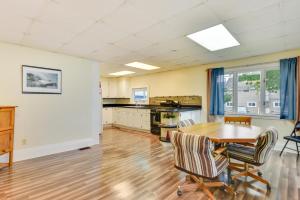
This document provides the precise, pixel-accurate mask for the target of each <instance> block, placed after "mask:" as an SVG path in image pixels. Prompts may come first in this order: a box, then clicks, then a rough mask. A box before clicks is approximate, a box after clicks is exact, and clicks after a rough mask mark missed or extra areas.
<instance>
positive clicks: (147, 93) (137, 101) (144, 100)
mask: <svg viewBox="0 0 300 200" xmlns="http://www.w3.org/2000/svg"><path fill="white" fill-rule="evenodd" d="M138 90H143V91H144V94H145V92H146V96H145V95H144V96H145V99H141V100H136V98H135V91H138ZM132 99H133V102H135V103H147V102H148V100H149V92H148V87H137V88H132Z"/></svg>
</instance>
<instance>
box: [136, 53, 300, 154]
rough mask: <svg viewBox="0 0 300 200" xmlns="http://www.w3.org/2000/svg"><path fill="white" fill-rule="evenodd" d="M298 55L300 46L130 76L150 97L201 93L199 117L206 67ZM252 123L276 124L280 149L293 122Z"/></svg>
mask: <svg viewBox="0 0 300 200" xmlns="http://www.w3.org/2000/svg"><path fill="white" fill-rule="evenodd" d="M298 55H300V49H297V50H292V51H286V52H280V53H274V54H269V55H263V56H256V57H250V58H245V59H239V60H234V61H226V62H220V63H213V64H207V65H202V66H198V67H192V68H186V69H180V70H174V71H167V72H159V73H154V74H149V75H143V76H136V77H132V78H131V86H132V87H141V86H145V85H147V86H148V87H149V94H150V96H151V97H153V96H168V95H170V96H176V95H200V96H202V102H203V112H202V119H204V120H205V119H206V113H207V105H206V101H207V97H206V79H207V77H206V69H208V68H212V67H220V66H223V67H225V68H226V67H236V66H246V65H251V64H257V63H265V62H273V61H279V59H281V58H288V57H294V56H298ZM253 123H254V125H258V126H262V127H268V126H275V127H276V128H277V129H278V130H279V132H280V141H279V143H278V145H277V148H281V146H282V143H283V139H282V136H283V135H287V134H289V133H290V131H291V129H292V128H293V125H292V123H290V122H288V121H284V120H272V119H254V121H253Z"/></svg>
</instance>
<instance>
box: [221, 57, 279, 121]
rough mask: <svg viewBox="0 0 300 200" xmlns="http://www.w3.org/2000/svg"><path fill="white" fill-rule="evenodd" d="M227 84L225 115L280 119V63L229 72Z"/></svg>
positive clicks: (229, 70) (226, 78)
mask: <svg viewBox="0 0 300 200" xmlns="http://www.w3.org/2000/svg"><path fill="white" fill-rule="evenodd" d="M224 82H225V93H224V101H225V102H224V103H225V114H227V115H234V114H245V115H260V116H266V115H267V116H276V117H277V116H279V113H280V105H279V95H280V91H279V90H280V70H279V63H278V62H276V63H269V64H261V65H253V66H247V67H241V68H230V69H225V75H224ZM229 104H230V105H232V106H228V105H229Z"/></svg>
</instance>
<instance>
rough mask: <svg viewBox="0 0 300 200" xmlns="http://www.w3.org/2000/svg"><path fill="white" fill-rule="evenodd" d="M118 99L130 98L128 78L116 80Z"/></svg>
mask: <svg viewBox="0 0 300 200" xmlns="http://www.w3.org/2000/svg"><path fill="white" fill-rule="evenodd" d="M117 83H118V97H120V98H130V97H131V89H130V88H131V87H130V81H129V79H128V78H125V77H122V78H119V79H118V82H117Z"/></svg>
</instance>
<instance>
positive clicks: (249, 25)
mask: <svg viewBox="0 0 300 200" xmlns="http://www.w3.org/2000/svg"><path fill="white" fill-rule="evenodd" d="M282 21H283V19H282V17H281V15H280V5H279V4H274V5H272V6H269V7H267V8H265V9H260V10H258V11H255V12H250V13H248V14H247V15H245V16H242V17H239V18H234V19H231V20H228V21H225V22H224V25H225V26H226V28H228V29H229V31H230V32H231V33H234V34H240V33H243V32H248V31H251V30H256V29H259V28H262V27H266V26H271V25H274V24H278V23H280V22H282Z"/></svg>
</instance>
